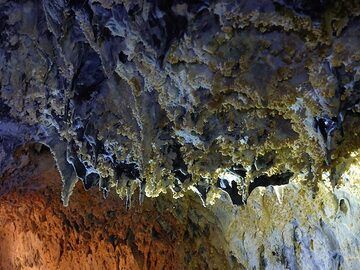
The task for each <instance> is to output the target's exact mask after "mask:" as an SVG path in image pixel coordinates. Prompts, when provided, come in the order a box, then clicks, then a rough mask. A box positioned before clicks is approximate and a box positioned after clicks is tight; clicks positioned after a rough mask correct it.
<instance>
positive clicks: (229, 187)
mask: <svg viewBox="0 0 360 270" xmlns="http://www.w3.org/2000/svg"><path fill="white" fill-rule="evenodd" d="M216 186H217V187H218V188H221V189H222V190H224V191H225V192H226V193H227V194H229V196H230V198H231V201H232V203H233V204H235V205H243V204H244V200H243V197H242V196H241V195H240V194H239V189H238V186H237V183H236V182H234V181H231V182H230V183H229V182H228V181H224V180H223V179H218V181H217V183H216Z"/></svg>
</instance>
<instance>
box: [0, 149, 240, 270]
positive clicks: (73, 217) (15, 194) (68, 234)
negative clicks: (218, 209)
mask: <svg viewBox="0 0 360 270" xmlns="http://www.w3.org/2000/svg"><path fill="white" fill-rule="evenodd" d="M59 183H61V180H60V175H59V173H58V171H57V169H56V167H55V162H54V159H53V158H52V156H51V154H50V152H49V151H48V149H46V148H45V147H42V148H41V147H39V145H27V146H26V147H22V148H21V149H18V150H17V151H16V153H15V159H14V163H13V164H11V165H10V166H8V167H7V169H6V170H5V172H4V175H3V176H2V177H1V179H0V184H1V188H0V243H1V244H0V269H4V270H7V269H10V270H11V269H209V268H213V269H223V268H226V269H232V268H233V267H234V269H238V267H240V266H239V264H238V263H237V262H236V260H234V261H231V260H230V259H231V258H229V260H227V252H226V248H223V247H224V246H225V247H226V241H225V239H224V238H223V237H222V236H221V234H219V233H218V227H217V226H216V224H217V223H216V219H215V216H214V214H213V213H212V212H210V211H209V210H208V209H205V208H204V207H203V206H202V205H201V204H200V203H199V201H196V200H195V201H194V198H190V197H188V198H182V199H179V200H178V201H175V202H172V201H171V200H169V199H168V198H166V197H164V196H161V197H160V198H158V199H157V200H156V201H155V200H150V199H146V200H144V203H143V204H142V205H141V206H140V205H139V204H136V205H133V206H132V207H131V209H129V210H126V208H125V202H124V201H122V200H120V198H119V197H118V196H116V195H115V196H110V197H109V198H108V199H107V200H104V199H103V198H102V196H101V194H100V193H99V192H97V191H95V192H94V191H89V192H86V191H84V189H83V188H82V187H78V188H76V190H75V191H74V194H73V196H74V197H73V200H72V202H71V204H70V205H69V207H67V208H64V207H63V205H62V204H61V201H60V200H59V199H58V198H59V196H60V185H59ZM134 203H135V202H134Z"/></svg>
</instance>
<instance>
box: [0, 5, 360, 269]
mask: <svg viewBox="0 0 360 270" xmlns="http://www.w3.org/2000/svg"><path fill="white" fill-rule="evenodd" d="M359 15H360V3H359V1H358V0H335V1H327V0H313V1H310V0H272V1H271V0H261V1H253V0H238V1H230V0H219V1H210V0H208V1H186V0H182V1H181V0H178V1H177V0H173V1H165V0H158V1H155V0H154V1H140V0H138V1H136V0H135V1H126V0H124V1H115V0H114V1H112V0H99V1H91V0H89V1H65V0H55V1H50V0H42V1H6V0H0V32H1V35H0V63H1V66H0V87H1V96H0V120H1V123H0V139H1V142H2V143H1V145H0V171H1V172H3V171H6V168H8V166H10V165H9V164H10V163H11V162H12V161H11V157H12V156H13V153H14V151H15V149H16V148H17V147H18V146H19V145H24V144H26V143H33V142H37V143H41V144H44V145H47V146H48V147H49V148H50V150H51V153H52V155H53V156H54V158H55V162H56V166H57V168H58V170H59V172H60V175H61V179H62V191H61V199H62V201H63V204H64V205H65V206H67V205H70V206H69V207H79V208H81V207H80V205H79V204H78V202H77V201H78V200H77V199H76V198H74V199H73V198H72V197H71V200H70V196H71V194H72V192H73V189H74V187H75V186H76V185H77V184H76V183H77V181H78V180H80V181H82V183H83V186H84V188H85V189H86V190H89V189H91V187H94V186H96V187H98V188H99V189H100V191H101V192H102V195H103V196H104V197H105V198H106V197H108V196H110V197H112V196H114V195H115V193H116V194H118V195H119V197H120V198H121V199H124V200H125V202H126V207H128V208H129V207H130V205H131V202H132V201H133V199H132V197H133V196H134V195H136V196H137V197H139V200H138V201H139V203H141V202H142V201H143V200H144V197H159V196H160V197H159V201H162V199H161V198H163V197H164V198H166V200H168V201H167V203H169V205H171V204H172V203H173V204H177V203H179V201H177V200H179V198H181V197H184V198H183V200H185V201H184V202H183V203H181V205H182V207H185V208H186V207H190V208H191V206H189V205H187V203H191V204H196V205H201V204H202V205H203V206H205V207H204V208H202V207H198V208H196V212H197V211H198V213H199V214H200V213H202V214H203V213H208V215H209V218H210V216H211V215H213V217H214V218H216V220H217V221H216V222H215V224H216V225H214V226H215V227H216V228H217V229H218V231H219V235H221V237H220V238H221V239H222V241H225V242H224V243H225V244H224V247H222V248H221V250H222V252H223V255H224V257H223V261H224V262H229V263H230V264H232V263H235V262H236V263H237V264H238V265H237V266H236V265H230V264H229V267H227V266H226V265H225V263H224V265H222V268H224V269H226V268H230V267H233V266H234V267H244V268H246V269H254V268H255V269H262V268H266V269H279V268H289V269H299V268H300V269H338V268H340V269H357V268H359V265H360V262H359V256H360V251H359V250H360V238H359V235H360V229H359V219H360V217H359V193H360V191H359V189H360V188H359V182H360V177H359V173H358V172H359V167H358V163H359V159H360V154H359V153H360V152H359V146H360V117H359V116H360V65H359V62H360V38H359V36H360V35H359V33H360V17H359ZM9 162H10V163H9ZM23 162H26V161H23ZM10 167H11V166H10ZM15 183H17V182H16V181H14V185H11V186H10V188H9V190H12V188H16V184H15ZM60 185H61V184H60ZM280 186H281V187H280ZM2 188H3V187H2ZM90 194H92V196H97V195H95V194H96V192H95V191H92V190H91V192H90ZM194 194H195V195H199V196H198V198H197V199H195V198H193V195H194ZM3 196H4V195H3ZM14 196H15V195H14ZM53 196H55V195H53ZM84 196H89V195H84ZM92 196H91V197H92ZM189 198H193V200H192V201H189ZM53 199H54V200H55V198H53ZM89 200H90V201H91V199H89ZM166 200H165V201H166ZM72 201H74V202H72ZM195 202H196V203H195ZM72 203H74V204H75V205H74V206H71V204H72ZM77 205H79V206H77ZM56 207H58V208H59V209H60V206H56ZM139 207H140V206H139ZM144 207H150V208H151V207H153V206H152V205H148V206H144ZM139 209H141V207H140V208H139ZM151 209H153V208H151ZM62 211H68V210H62ZM151 211H156V210H155V209H153V210H151ZM140 215H142V214H140ZM204 215H205V214H204ZM206 215H207V214H206ZM179 220H181V218H180V219H179ZM179 220H177V222H179ZM204 220H205V221H206V220H207V218H205V219H204ZM205 221H198V223H197V224H198V225H200V224H203V222H205ZM104 222H105V221H104ZM149 222H151V220H150V221H149ZM207 222H209V221H207ZM205 223H206V222H205ZM174 224H175V223H174ZM176 224H178V225H179V226H180V225H181V224H180V223H176ZM183 226H187V224H183ZM220 246H221V244H220V242H219V246H218V247H220ZM135 260H136V259H135ZM179 260H180V259H179ZM179 265H182V264H181V260H180V261H179ZM128 267H132V266H130V265H128ZM154 267H155V266H154ZM184 267H185V266H184ZM199 267H200V266H199ZM207 267H209V268H212V267H213V268H216V267H218V266H216V264H215V263H214V264H212V263H210V262H209V264H208V266H207ZM160 268H161V267H160ZM200 268H201V267H200ZM220 268H221V267H220Z"/></svg>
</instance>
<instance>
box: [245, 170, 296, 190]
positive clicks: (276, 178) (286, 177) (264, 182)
mask: <svg viewBox="0 0 360 270" xmlns="http://www.w3.org/2000/svg"><path fill="white" fill-rule="evenodd" d="M293 175H294V174H293V173H292V172H285V173H282V174H275V175H272V176H267V175H261V176H259V177H256V178H255V179H254V181H252V182H251V183H250V185H249V195H250V194H251V192H252V191H253V190H254V189H255V188H256V187H267V186H270V185H272V186H281V185H286V184H288V183H289V181H290V178H291V177H292V176H293Z"/></svg>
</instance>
